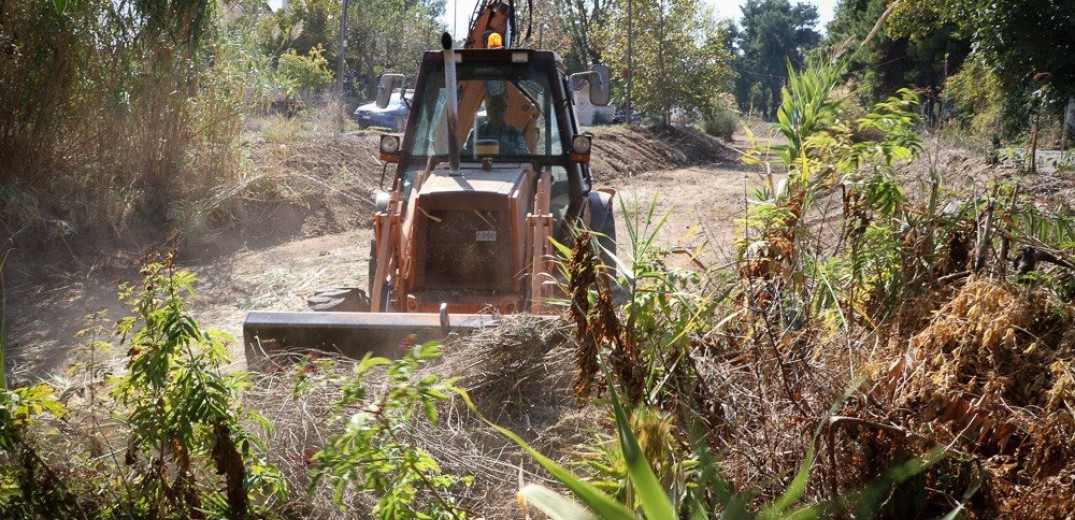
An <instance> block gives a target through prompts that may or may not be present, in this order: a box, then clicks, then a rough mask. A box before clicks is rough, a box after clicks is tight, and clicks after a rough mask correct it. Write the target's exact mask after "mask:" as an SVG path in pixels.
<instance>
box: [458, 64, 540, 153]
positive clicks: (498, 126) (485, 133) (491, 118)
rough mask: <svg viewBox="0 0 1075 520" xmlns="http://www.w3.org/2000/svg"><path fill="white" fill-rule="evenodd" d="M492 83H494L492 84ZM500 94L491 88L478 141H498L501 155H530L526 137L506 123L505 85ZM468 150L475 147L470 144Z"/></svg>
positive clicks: (479, 127) (478, 129) (479, 128)
mask: <svg viewBox="0 0 1075 520" xmlns="http://www.w3.org/2000/svg"><path fill="white" fill-rule="evenodd" d="M490 83H492V82H490ZM500 85H501V89H500V92H499V93H494V92H496V89H495V88H489V89H488V91H489V95H488V96H486V98H485V114H486V118H485V121H483V122H482V123H481V124H479V125H478V127H477V128H476V130H477V139H478V140H479V141H481V140H485V139H489V140H492V139H496V141H497V142H498V143H499V144H500V151H499V155H530V148H529V147H528V146H527V145H526V137H525V136H523V133H522V132H521V131H520V130H519V129H518V128H515V127H514V126H512V125H511V124H510V123H508V122H506V121H504V110H505V109H506V108H507V100H506V99H505V97H506V96H505V95H504V91H503V83H500ZM467 147H468V149H471V150H473V147H472V146H471V145H470V143H468V146H467Z"/></svg>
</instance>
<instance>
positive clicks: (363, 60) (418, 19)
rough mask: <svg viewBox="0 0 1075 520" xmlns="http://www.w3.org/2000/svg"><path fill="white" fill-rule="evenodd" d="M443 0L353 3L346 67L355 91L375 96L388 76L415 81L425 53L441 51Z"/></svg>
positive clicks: (351, 6) (388, 0) (366, 1)
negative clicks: (382, 78)
mask: <svg viewBox="0 0 1075 520" xmlns="http://www.w3.org/2000/svg"><path fill="white" fill-rule="evenodd" d="M444 4H445V2H444V0H353V1H351V2H350V13H349V14H348V32H347V35H348V36H347V39H348V41H349V42H350V43H349V44H348V49H347V57H346V63H347V68H348V70H353V71H354V72H355V75H356V82H357V84H356V85H354V87H355V89H356V90H357V91H358V92H360V93H363V94H365V95H367V96H372V95H373V94H374V92H375V89H376V87H377V80H378V78H379V77H380V75H381V74H384V73H385V72H396V73H400V74H404V75H406V76H407V77H408V78H409V79H410V80H411V81H414V78H415V75H416V74H417V73H418V63H419V61H421V59H422V53H423V52H425V51H427V50H430V49H440V35H441V33H442V32H444V30H445V27H444V25H443V24H442V23H441V21H440V16H441V14H442V13H443V12H444Z"/></svg>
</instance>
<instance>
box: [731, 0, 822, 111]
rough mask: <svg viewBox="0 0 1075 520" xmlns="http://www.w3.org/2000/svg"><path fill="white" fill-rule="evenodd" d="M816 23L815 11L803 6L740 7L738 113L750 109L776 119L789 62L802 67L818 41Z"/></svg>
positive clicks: (750, 2)
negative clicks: (807, 54)
mask: <svg viewBox="0 0 1075 520" xmlns="http://www.w3.org/2000/svg"><path fill="white" fill-rule="evenodd" d="M817 22H818V14H817V7H815V6H813V5H810V4H806V3H803V2H799V3H796V4H792V3H791V2H789V1H788V0H747V2H746V3H745V4H743V18H742V20H741V21H740V24H741V25H742V29H741V30H740V31H739V34H738V35H737V36H736V38H735V43H736V45H737V46H738V53H737V55H736V60H735V72H736V73H737V74H738V78H737V79H736V81H735V98H736V101H737V102H738V103H739V105H740V108H741V109H743V110H749V109H750V108H751V107H753V108H754V109H756V110H760V111H761V112H762V113H765V114H767V115H769V116H772V115H775V113H776V108H777V107H779V106H780V89H781V88H782V87H783V86H784V82H785V81H786V79H787V70H788V62H790V63H791V64H792V65H793V66H795V67H799V66H801V65H802V63H803V60H804V59H805V57H806V52H807V51H809V50H810V49H812V48H813V47H814V46H816V45H817V44H818V42H820V41H821V34H820V33H819V32H818V31H817V30H816V29H815V27H816V26H817Z"/></svg>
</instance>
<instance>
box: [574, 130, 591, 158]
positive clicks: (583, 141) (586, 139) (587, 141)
mask: <svg viewBox="0 0 1075 520" xmlns="http://www.w3.org/2000/svg"><path fill="white" fill-rule="evenodd" d="M591 145H592V142H591V137H590V136H588V135H576V136H575V137H574V138H573V139H571V152H572V153H576V154H580V155H586V154H589V153H590V146H591Z"/></svg>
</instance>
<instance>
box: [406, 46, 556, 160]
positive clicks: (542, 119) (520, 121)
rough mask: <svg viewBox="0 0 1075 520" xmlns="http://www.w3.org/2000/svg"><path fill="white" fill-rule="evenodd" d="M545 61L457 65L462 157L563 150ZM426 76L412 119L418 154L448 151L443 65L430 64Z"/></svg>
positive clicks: (414, 151) (514, 155)
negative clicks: (414, 118) (493, 64)
mask: <svg viewBox="0 0 1075 520" xmlns="http://www.w3.org/2000/svg"><path fill="white" fill-rule="evenodd" d="M544 65H545V66H544V67H543V66H540V65H539V64H538V63H518V64H510V65H504V64H496V65H495V66H492V65H490V64H488V63H477V62H476V63H472V64H469V65H468V64H466V63H461V64H459V65H458V67H457V70H456V74H457V76H456V77H457V78H458V79H459V90H458V92H457V95H458V99H459V106H458V112H459V131H458V142H459V145H460V159H462V160H477V159H481V158H483V157H504V158H516V159H526V158H532V157H535V156H536V157H544V156H560V155H562V154H563V143H562V142H561V135H560V121H558V120H557V118H556V110H555V107H554V105H553V100H552V97H553V96H552V92H551V90H550V87H549V74H548V70H547V67H548V64H547V63H546V64H544ZM427 78H428V80H427V81H428V83H427V85H426V88H425V90H424V92H423V95H422V99H421V100H418V107H419V108H418V110H419V112H418V118H417V120H416V121H415V124H414V129H415V131H414V140H413V142H412V143H411V149H410V153H411V155H412V156H414V157H428V156H432V155H447V154H448V130H447V122H446V119H445V99H446V98H447V96H446V95H445V91H444V64H443V63H440V64H437V66H435V67H432V68H431V69H430V70H429V75H428V76H427Z"/></svg>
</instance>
